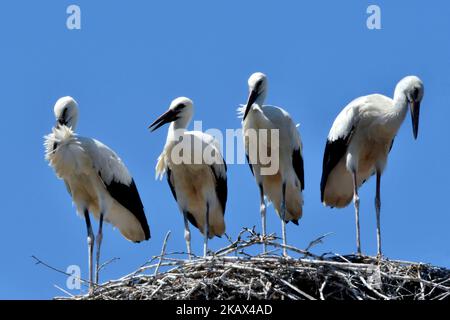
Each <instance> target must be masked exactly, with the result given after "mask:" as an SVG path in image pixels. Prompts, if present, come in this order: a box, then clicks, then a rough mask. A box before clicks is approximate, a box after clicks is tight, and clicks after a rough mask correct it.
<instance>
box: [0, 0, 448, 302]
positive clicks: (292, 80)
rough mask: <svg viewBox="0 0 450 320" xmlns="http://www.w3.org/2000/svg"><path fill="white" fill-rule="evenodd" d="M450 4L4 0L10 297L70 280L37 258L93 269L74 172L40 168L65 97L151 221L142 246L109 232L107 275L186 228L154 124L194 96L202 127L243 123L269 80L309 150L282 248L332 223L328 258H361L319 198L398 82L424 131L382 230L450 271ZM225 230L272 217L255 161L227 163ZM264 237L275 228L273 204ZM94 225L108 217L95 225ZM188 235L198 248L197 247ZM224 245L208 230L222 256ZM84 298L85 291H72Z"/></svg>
mask: <svg viewBox="0 0 450 320" xmlns="http://www.w3.org/2000/svg"><path fill="white" fill-rule="evenodd" d="M72 3H75V4H78V5H79V6H80V7H81V10H82V29H81V30H79V31H69V30H68V29H67V28H66V17H67V15H66V12H65V11H66V8H67V6H68V5H69V4H72ZM373 3H374V4H377V5H379V6H380V7H381V10H382V28H383V29H382V30H379V31H371V30H368V29H367V28H366V18H367V14H366V8H367V6H368V5H369V4H373ZM449 14H450V4H449V3H447V2H444V1H435V2H433V3H432V4H431V3H426V2H425V1H381V0H377V1H370V2H369V1H308V2H307V1H302V2H300V1H273V0H272V1H261V0H249V1H237V0H231V1H208V0H195V1H181V0H179V1H143V0H142V1H81V0H76V1H50V0H47V1H4V2H2V5H1V10H0V35H1V36H0V41H1V50H0V66H1V67H0V84H1V85H0V103H1V105H2V108H1V110H2V115H1V126H0V139H1V144H2V146H3V148H2V149H3V151H2V156H1V157H0V165H1V166H0V167H1V168H2V171H3V172H2V183H1V184H0V195H1V217H2V219H1V224H0V228H1V232H0V248H1V263H0V298H27V299H28V298H38V299H48V298H51V297H53V296H55V295H60V294H61V292H60V291H58V290H57V289H55V287H54V284H56V285H58V286H61V287H64V286H65V278H64V276H61V275H59V274H57V273H55V272H53V271H50V270H48V269H46V268H44V267H42V266H35V265H34V262H33V260H32V259H31V258H30V256H31V255H36V256H38V257H39V258H41V259H43V260H44V261H46V262H48V263H50V264H51V265H53V266H55V267H58V268H61V269H65V268H66V267H67V266H68V265H71V264H77V265H80V266H81V267H82V270H83V276H84V277H87V274H86V272H87V245H86V231H85V224H84V221H83V220H82V219H80V218H79V217H78V216H77V215H76V214H75V210H74V208H73V207H72V204H71V199H70V197H69V195H68V194H67V192H66V189H65V187H64V184H63V182H62V181H60V180H57V179H56V177H55V175H54V173H53V171H52V169H51V168H50V167H48V165H47V163H46V162H45V161H44V150H43V146H42V143H43V136H44V135H45V134H47V133H48V132H50V130H51V127H52V125H53V124H54V118H53V110H52V108H53V105H54V103H55V101H56V100H57V99H58V98H59V97H61V96H65V95H71V96H73V97H75V98H76V99H77V100H78V102H79V105H80V122H79V126H78V133H79V134H81V135H85V136H90V137H95V138H97V139H99V140H101V141H102V142H104V143H106V144H107V145H109V146H110V147H111V148H113V149H114V150H115V151H116V152H117V153H119V155H120V156H121V157H122V158H123V159H124V161H125V162H126V164H127V166H128V167H129V169H130V171H131V172H132V173H133V175H134V177H135V180H136V182H137V185H138V188H139V190H140V193H141V196H142V199H143V202H144V205H145V207H146V212H147V217H148V220H149V223H150V226H151V230H152V235H153V237H152V239H151V240H150V241H148V242H145V243H142V244H139V245H135V244H132V243H129V242H127V241H126V240H124V239H123V238H122V237H121V236H120V234H119V232H118V231H116V230H113V229H112V228H111V227H110V226H108V227H106V230H105V238H104V245H103V252H102V256H103V260H104V261H105V260H106V259H109V258H113V257H120V258H121V259H120V260H119V261H118V262H116V263H114V264H112V265H110V266H109V267H108V268H107V270H106V271H105V272H103V274H102V279H103V280H106V279H112V278H117V277H119V276H121V275H124V274H126V273H128V272H131V271H133V270H134V269H135V268H137V267H138V266H139V265H141V264H142V263H144V262H145V261H146V260H147V259H148V258H149V257H151V256H152V255H156V254H158V253H159V251H160V249H161V243H162V239H163V238H164V235H165V233H166V232H167V230H169V229H170V230H172V238H171V240H170V242H169V247H168V250H169V251H175V250H184V249H185V243H184V239H183V231H182V230H183V221H182V218H181V216H180V214H179V212H178V208H177V205H176V203H175V202H174V200H173V198H172V195H171V193H170V190H169V187H168V186H167V184H166V182H165V181H162V182H159V181H155V180H154V166H155V163H156V158H157V156H158V155H159V153H160V151H161V149H162V147H163V144H164V140H165V136H166V128H164V129H163V130H159V131H157V132H156V133H153V134H151V133H150V132H148V130H147V126H148V125H149V124H150V123H151V122H152V121H153V120H154V118H155V117H156V116H158V115H159V114H160V113H161V112H162V111H164V110H165V109H166V108H167V106H168V104H169V103H170V101H171V100H172V99H173V98H175V97H178V96H182V95H183V96H188V97H190V98H192V99H193V100H194V102H195V112H196V113H195V116H194V119H196V120H203V123H204V124H203V126H204V128H205V129H206V128H219V129H223V130H225V129H227V128H237V127H239V126H240V121H239V120H238V119H237V118H236V116H235V109H236V106H237V105H238V104H239V103H243V102H245V100H246V95H247V78H248V76H249V75H250V74H251V73H253V72H255V71H262V72H265V73H266V74H267V75H268V77H269V81H270V89H269V90H270V91H269V95H268V99H267V102H268V103H270V104H275V105H279V106H283V107H284V108H286V109H287V110H288V111H289V112H290V113H291V115H292V116H293V118H294V119H295V121H296V122H299V123H301V127H300V132H301V135H302V138H303V142H304V157H305V176H306V190H305V192H304V195H305V206H304V218H303V219H302V220H301V222H300V226H299V227H295V226H292V225H289V226H288V240H289V242H290V243H291V244H293V245H296V246H298V247H305V246H306V245H307V244H308V243H309V242H310V241H311V240H313V239H315V238H316V237H318V236H320V235H322V234H325V233H328V232H333V233H334V234H333V235H332V236H330V237H328V238H327V239H326V242H325V243H324V244H323V245H321V246H318V247H316V248H315V249H314V251H315V252H316V253H319V254H320V253H323V252H327V251H333V252H337V253H341V254H346V253H351V252H354V251H355V230H354V229H355V226H354V211H353V206H349V207H347V208H346V209H342V210H331V209H328V208H324V207H323V206H322V204H321V203H320V201H319V199H320V193H319V182H320V175H321V165H322V155H323V150H324V144H325V139H326V136H327V134H328V131H329V128H330V126H331V124H332V122H333V120H334V118H335V116H336V115H337V114H338V112H339V111H340V110H341V108H342V107H344V106H345V105H346V104H347V103H348V102H350V101H351V100H352V99H353V98H355V97H358V96H361V95H365V94H369V93H373V92H378V93H382V94H386V95H392V93H393V90H394V87H395V85H396V83H397V82H398V80H400V79H401V78H402V77H403V76H405V75H409V74H416V75H418V76H420V77H421V78H422V80H423V81H424V83H425V89H426V90H425V98H424V101H423V103H422V106H423V107H422V114H421V116H422V117H421V124H420V133H419V139H418V141H416V142H415V141H414V140H413V137H412V130H411V123H410V120H409V117H408V118H407V121H405V123H404V125H403V127H402V128H401V130H400V132H399V134H398V137H397V139H396V141H395V146H394V149H393V151H392V152H391V154H390V159H389V164H388V168H387V170H386V172H385V174H384V176H383V181H382V182H383V185H382V201H383V202H382V213H381V217H382V235H383V241H384V243H383V245H384V253H385V254H386V255H387V256H388V257H390V258H396V259H407V260H415V261H422V262H429V263H433V264H437V265H441V266H446V267H450V247H449V245H448V244H449V242H450V233H449V227H450V214H449V210H448V205H447V203H446V200H448V197H449V195H448V192H449V187H448V180H449V178H450V175H449V171H448V169H447V166H448V163H449V162H450V149H449V138H450V137H449V134H448V118H449V117H450V107H449V101H450V72H449V71H450V42H449V36H450V19H449V18H448V16H449ZM228 181H229V183H228V188H229V197H228V206H227V212H226V222H227V227H228V228H227V233H228V234H230V235H231V236H232V237H234V236H236V235H237V233H238V232H239V230H240V229H241V227H243V226H249V227H251V226H253V225H256V226H257V227H258V230H259V227H260V218H259V198H258V189H257V187H256V185H255V182H254V180H253V177H252V175H251V173H250V171H249V169H248V167H247V165H230V166H229V170H228ZM373 197H374V181H373V180H372V181H370V182H369V183H367V184H366V185H365V186H364V187H363V188H362V189H361V199H362V205H361V206H362V207H361V220H362V221H361V223H362V246H363V247H362V248H363V251H364V252H365V253H367V254H375V253H376V234H375V213H374V207H373V203H374V201H373ZM268 217H269V219H268V225H269V227H268V229H269V231H270V232H277V233H279V231H280V223H279V220H278V218H277V217H276V215H275V213H274V211H273V208H272V207H271V208H270V209H269V211H268ZM95 226H96V225H95ZM201 243H202V240H201V237H200V234H199V232H198V231H197V230H195V231H194V232H193V244H194V245H193V249H194V251H195V252H197V253H201ZM225 244H226V240H225V239H214V240H212V241H211V242H210V245H211V247H212V248H218V247H222V246H224V245H225ZM73 293H79V292H77V291H74V292H73Z"/></svg>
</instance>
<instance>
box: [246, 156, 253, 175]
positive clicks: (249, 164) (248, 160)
mask: <svg viewBox="0 0 450 320" xmlns="http://www.w3.org/2000/svg"><path fill="white" fill-rule="evenodd" d="M245 157H246V158H247V163H248V166H249V168H250V171H251V172H252V175H255V173H254V172H253V167H252V164H251V163H250V159H249V157H248V154H247V153H245Z"/></svg>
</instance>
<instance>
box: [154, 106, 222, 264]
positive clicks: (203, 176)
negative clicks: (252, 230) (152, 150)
mask: <svg viewBox="0 0 450 320" xmlns="http://www.w3.org/2000/svg"><path fill="white" fill-rule="evenodd" d="M193 113H194V106H193V103H192V101H191V100H190V99H188V98H184V97H180V98H177V99H175V100H173V102H172V103H171V105H170V107H169V110H168V111H167V112H165V113H164V114H163V115H161V116H160V117H159V118H158V119H156V121H155V122H153V123H152V124H151V125H150V127H149V128H150V129H151V130H152V131H154V130H156V129H158V128H159V127H161V126H163V125H164V124H166V123H171V124H170V126H169V130H168V134H167V140H166V145H165V146H164V150H163V152H162V153H161V155H160V156H159V158H158V163H157V165H156V175H157V177H160V178H162V176H163V175H164V173H166V174H167V182H168V183H169V186H170V189H171V191H172V194H173V196H174V198H175V200H176V201H177V203H178V207H179V209H180V211H181V213H182V214H183V217H184V226H185V240H186V246H187V250H188V255H189V258H191V234H190V230H189V222H190V223H191V224H192V225H194V226H195V227H196V228H198V229H199V230H200V232H201V233H202V234H203V235H204V239H205V241H204V255H205V256H206V254H207V242H208V238H213V237H214V236H219V237H220V236H221V235H223V234H224V232H225V221H224V214H225V207H226V202H227V172H226V171H227V167H226V163H225V160H224V159H223V157H222V154H221V152H220V147H219V145H218V143H217V141H216V140H214V138H213V137H212V136H210V135H208V134H205V133H203V132H199V131H187V130H186V128H187V126H188V125H189V123H190V121H191V119H192V116H193Z"/></svg>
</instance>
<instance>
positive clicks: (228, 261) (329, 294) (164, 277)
mask: <svg viewBox="0 0 450 320" xmlns="http://www.w3.org/2000/svg"><path fill="white" fill-rule="evenodd" d="M167 238H168V236H167V237H166V240H165V241H164V244H163V249H162V252H161V255H160V256H157V257H154V258H153V259H152V260H151V261H150V262H148V263H147V264H146V265H144V266H142V267H141V268H139V269H138V270H136V271H135V272H133V273H132V274H129V275H127V276H124V277H123V278H121V279H119V280H115V281H109V282H106V283H104V284H102V285H99V286H96V288H95V290H94V292H93V293H91V294H90V295H85V296H72V297H70V299H77V300H84V299H94V300H97V299H106V300H109V299H125V300H128V299H137V300H140V299H199V300H205V299H206V300H209V299H220V300H228V299H273V300H278V299H292V300H315V299H322V300H324V299H335V300H344V299H356V300H365V299H367V300H379V299H386V300H443V299H448V298H449V297H450V270H447V269H443V268H437V267H433V266H430V265H427V264H421V263H413V262H406V261H394V260H387V259H378V258H373V257H367V256H356V255H347V256H341V255H336V254H325V255H322V256H317V255H314V254H312V253H311V252H309V249H310V248H311V247H312V246H314V245H315V244H317V243H318V242H320V241H321V240H322V237H321V238H319V239H318V240H315V241H313V242H312V243H311V245H310V246H309V247H308V248H307V249H306V250H300V249H297V248H294V247H286V248H287V249H288V250H289V251H290V252H291V253H292V254H295V255H297V256H299V257H298V258H292V257H286V258H284V257H280V256H279V255H276V254H275V253H276V252H277V251H279V250H280V248H283V246H282V245H280V244H279V243H277V242H276V240H277V239H276V238H275V237H274V236H273V235H270V236H267V237H266V238H265V239H262V238H261V236H260V235H258V234H256V233H255V232H254V230H250V229H244V230H243V231H242V232H241V234H240V235H239V237H238V239H237V240H236V241H234V242H233V241H230V242H231V244H230V245H229V246H228V247H225V248H223V249H221V250H219V251H217V252H215V253H211V255H210V256H208V257H207V258H195V259H192V260H184V259H177V258H175V257H176V255H177V254H173V253H172V254H170V253H168V254H166V252H165V250H166V244H167ZM263 241H264V242H265V243H266V244H267V246H269V247H273V248H275V250H273V251H271V252H268V253H267V254H265V255H257V256H250V255H248V254H247V253H246V252H245V251H246V250H249V249H250V247H254V246H259V245H261V244H262V242H263ZM257 249H258V251H260V249H259V248H257ZM60 299H67V298H60Z"/></svg>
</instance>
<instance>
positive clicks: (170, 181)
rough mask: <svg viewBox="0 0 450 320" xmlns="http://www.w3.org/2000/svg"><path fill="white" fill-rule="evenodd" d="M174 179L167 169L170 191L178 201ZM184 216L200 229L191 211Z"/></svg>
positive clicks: (170, 171)
mask: <svg viewBox="0 0 450 320" xmlns="http://www.w3.org/2000/svg"><path fill="white" fill-rule="evenodd" d="M172 179H173V176H172V170H170V169H169V168H167V183H168V184H169V187H170V191H172V195H173V198H174V199H175V201H177V193H176V191H175V186H174V184H173V181H172ZM184 214H185V215H186V218H187V219H188V221H189V222H190V223H191V224H192V225H193V226H194V227H196V228H198V224H197V220H195V218H194V215H193V214H192V213H190V212H189V211H186V212H185V213H184Z"/></svg>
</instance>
